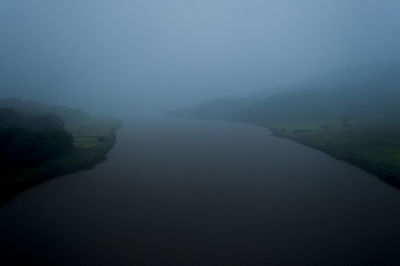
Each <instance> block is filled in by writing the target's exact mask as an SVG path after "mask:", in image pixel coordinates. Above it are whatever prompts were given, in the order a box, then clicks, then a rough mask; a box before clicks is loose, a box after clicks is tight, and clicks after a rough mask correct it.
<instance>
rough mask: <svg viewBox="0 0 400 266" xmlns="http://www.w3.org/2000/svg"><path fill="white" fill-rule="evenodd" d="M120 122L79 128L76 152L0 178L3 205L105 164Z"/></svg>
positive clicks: (76, 134)
mask: <svg viewBox="0 0 400 266" xmlns="http://www.w3.org/2000/svg"><path fill="white" fill-rule="evenodd" d="M118 128H119V124H118V123H117V122H115V123H113V124H108V125H101V126H100V125H97V126H95V125H91V126H86V127H85V126H79V129H77V128H76V129H72V130H71V131H70V133H72V135H73V137H74V149H73V150H72V151H71V152H69V153H67V154H65V155H63V156H61V157H59V158H57V159H54V160H49V161H46V162H44V163H43V164H41V165H39V166H35V167H29V168H18V169H12V170H9V171H8V172H6V173H5V175H4V176H3V175H2V178H0V195H1V196H0V203H2V202H4V201H6V200H8V199H9V198H11V197H13V196H14V195H15V194H17V193H18V192H20V191H22V190H23V189H26V188H28V187H31V186H33V185H36V184H38V183H41V182H44V181H46V180H48V179H51V178H54V177H57V176H62V175H66V174H70V173H74V172H77V171H80V170H84V169H90V168H92V167H94V166H95V165H96V164H98V163H100V162H102V161H104V160H106V155H107V153H108V152H109V150H110V149H111V148H112V147H113V145H114V143H115V141H116V132H117V130H118Z"/></svg>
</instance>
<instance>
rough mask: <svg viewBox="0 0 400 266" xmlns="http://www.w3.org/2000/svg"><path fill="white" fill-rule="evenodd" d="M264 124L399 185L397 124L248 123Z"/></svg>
mask: <svg viewBox="0 0 400 266" xmlns="http://www.w3.org/2000/svg"><path fill="white" fill-rule="evenodd" d="M251 123H252V124H256V125H259V126H265V127H268V128H269V129H270V130H271V131H272V133H273V134H274V135H275V136H278V137H283V138H288V139H291V140H294V141H296V142H298V143H301V144H304V145H307V146H310V147H313V148H315V149H318V150H321V151H324V152H326V153H328V154H330V155H331V156H333V157H335V158H338V159H341V160H344V161H347V162H349V163H352V164H354V165H356V166H359V167H360V168H362V169H364V170H366V171H368V172H370V173H372V174H374V175H377V176H379V177H380V178H381V179H383V180H384V181H386V182H388V183H390V184H391V185H394V186H396V187H398V188H400V125H398V124H397V123H387V124H385V123H382V124H371V123H352V124H351V125H348V126H343V124H342V122H341V121H334V120H333V121H309V122H305V123H296V122H284V123H283V122H281V123H278V122H275V123H265V122H251Z"/></svg>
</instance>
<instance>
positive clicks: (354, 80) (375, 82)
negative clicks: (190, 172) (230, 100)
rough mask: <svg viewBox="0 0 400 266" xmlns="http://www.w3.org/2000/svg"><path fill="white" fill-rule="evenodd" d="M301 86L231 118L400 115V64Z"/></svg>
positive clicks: (344, 72) (359, 70)
mask: <svg viewBox="0 0 400 266" xmlns="http://www.w3.org/2000/svg"><path fill="white" fill-rule="evenodd" d="M305 84H308V85H307V86H306V85H305ZM295 86H296V85H293V87H295ZM299 87H300V88H301V89H298V90H294V91H291V92H287V93H283V94H280V95H275V96H271V97H268V98H266V99H262V100H260V101H258V102H257V103H255V104H253V105H251V106H247V107H245V108H242V109H241V110H239V111H238V112H237V113H235V114H233V115H232V117H231V118H234V119H235V120H246V121H249V120H251V121H275V120H280V121H282V120H289V121H290V120H292V121H300V120H319V119H330V120H332V119H342V118H347V119H357V120H358V119H375V120H376V119H393V118H398V117H399V115H400V105H399V99H400V64H390V65H384V66H381V67H371V66H369V67H362V68H348V69H345V70H342V71H338V72H335V73H331V74H325V75H321V76H318V77H315V78H313V79H310V80H308V81H307V82H303V83H302V84H301V85H299Z"/></svg>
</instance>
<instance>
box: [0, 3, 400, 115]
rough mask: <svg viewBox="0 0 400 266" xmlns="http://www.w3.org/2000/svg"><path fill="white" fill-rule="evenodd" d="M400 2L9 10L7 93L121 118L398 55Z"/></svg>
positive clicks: (1, 50) (9, 6)
mask: <svg viewBox="0 0 400 266" xmlns="http://www.w3.org/2000/svg"><path fill="white" fill-rule="evenodd" d="M399 8H400V2H398V1H395V0H391V1H385V2H384V3H383V2H382V1H376V0H369V1H365V0H363V1H361V0H351V1H349V0H346V1H345V0H341V1H317V0H311V1H295V0H293V1H288V0H287V1H281V0H280V1H278V0H273V1H261V0H260V1H258V0H257V1H251V2H249V1H239V0H234V1H232V0H230V1H228V0H220V1H212V0H205V1H191V2H187V1H183V0H171V1H161V0H158V1H151V2H149V1H128V0H119V1H53V0H42V1H40V4H38V2H35V1H28V0H21V1H13V0H3V1H2V2H0V30H1V31H2V38H1V39H0V58H1V61H0V73H1V74H0V77H1V92H0V97H2V98H3V97H22V98H27V99H36V100H41V101H47V102H50V103H56V104H66V105H71V106H74V107H79V108H84V109H88V110H89V111H101V112H105V113H112V114H129V113H132V112H149V110H157V111H159V110H166V109H170V108H181V107H184V106H188V105H191V104H196V103H199V102H202V101H205V100H208V99H212V98H218V97H237V96H246V95H251V94H253V93H257V92H259V91H261V90H265V89H267V88H270V87H274V86H279V85H282V84H288V83H291V82H294V81H296V80H301V79H304V78H307V77H309V76H312V75H315V74H318V73H322V72H327V71H331V70H335V69H340V68H343V67H346V66H349V65H361V64H365V63H373V62H375V61H384V60H391V59H393V58H397V57H399V53H398V51H397V48H398V47H399V45H400V37H399V36H400V20H399V19H398V18H397V13H396V11H397V10H399Z"/></svg>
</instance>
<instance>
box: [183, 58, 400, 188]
mask: <svg viewBox="0 0 400 266" xmlns="http://www.w3.org/2000/svg"><path fill="white" fill-rule="evenodd" d="M289 87H290V89H288V90H287V92H285V93H282V94H278V95H273V96H270V97H266V98H263V99H259V101H257V102H255V103H252V104H250V105H247V106H244V107H240V106H239V105H236V107H237V108H236V109H235V108H231V109H232V110H234V109H235V110H234V111H233V112H232V113H231V114H230V116H229V117H228V119H229V120H233V121H240V122H246V123H252V124H256V125H260V126H266V127H268V128H269V129H270V130H271V131H272V132H273V133H274V134H275V135H277V136H281V137H286V138H290V139H293V140H295V141H297V142H300V143H303V144H306V145H309V146H312V147H314V148H317V149H320V150H323V151H325V152H327V153H329V154H331V155H333V156H335V157H337V158H340V159H343V160H346V161H348V162H351V163H353V164H355V165H358V166H360V167H362V168H363V169H365V170H368V171H370V172H372V173H374V174H376V175H378V176H379V177H381V178H382V179H384V180H385V181H387V182H389V183H391V184H393V185H395V186H397V187H400V104H399V103H398V102H399V99H400V64H398V63H390V64H383V65H379V66H376V65H375V66H363V67H358V68H347V69H343V70H341V71H337V72H334V73H326V74H323V75H320V76H317V77H314V78H312V79H308V80H305V81H303V82H301V83H298V84H294V85H291V86H289ZM204 106H206V105H203V106H202V107H204ZM197 108H199V107H197ZM214 108H215V106H214ZM194 110H196V109H194ZM191 112H192V111H191V110H188V111H186V113H185V115H186V117H188V116H189V117H190V116H191ZM199 113H201V112H199V111H198V109H197V110H196V111H195V112H194V114H195V115H193V117H196V118H198V117H200V118H202V117H201V115H199ZM211 113H212V111H209V112H205V114H206V115H205V116H204V118H207V119H210V118H212V115H210V114H211ZM214 118H215V119H219V118H220V117H219V116H218V115H217V116H215V117H214Z"/></svg>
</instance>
